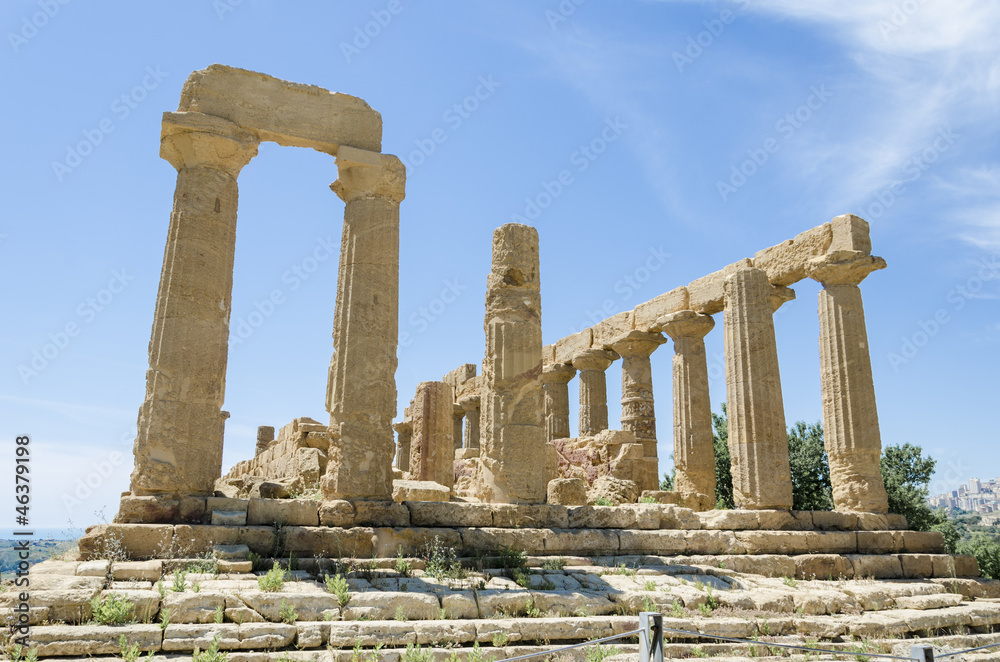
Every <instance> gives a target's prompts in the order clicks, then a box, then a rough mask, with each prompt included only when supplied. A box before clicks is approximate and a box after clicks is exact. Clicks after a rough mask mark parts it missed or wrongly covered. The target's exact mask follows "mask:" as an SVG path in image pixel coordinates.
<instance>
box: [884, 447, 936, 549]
mask: <svg viewBox="0 0 1000 662" xmlns="http://www.w3.org/2000/svg"><path fill="white" fill-rule="evenodd" d="M935 464H937V462H936V461H935V460H933V459H932V458H929V457H924V456H923V449H922V448H921V447H920V446H914V445H913V444H903V445H901V446H886V447H885V448H884V449H883V450H882V461H881V466H880V468H881V470H882V480H883V481H884V482H885V491H886V494H887V495H888V496H889V512H890V513H896V514H897V515H904V516H905V517H906V521H907V523H908V524H909V526H910V528H911V529H913V530H914V531H929V530H930V529H931V527H932V526H934V525H935V524H941V518H940V516H939V515H938V514H937V513H935V512H934V511H933V510H931V508H930V506H928V505H927V495H928V489H927V485H928V484H929V483H930V481H931V476H932V475H933V474H934V465H935Z"/></svg>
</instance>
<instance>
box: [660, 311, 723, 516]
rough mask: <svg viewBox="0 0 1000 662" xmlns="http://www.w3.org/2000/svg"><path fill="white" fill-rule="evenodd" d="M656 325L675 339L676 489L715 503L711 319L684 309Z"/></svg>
mask: <svg viewBox="0 0 1000 662" xmlns="http://www.w3.org/2000/svg"><path fill="white" fill-rule="evenodd" d="M657 323H658V324H659V327H660V329H661V330H663V332H664V333H666V334H667V335H669V336H670V337H671V338H672V339H673V341H674V388H673V391H674V467H676V469H677V473H676V476H675V477H674V490H675V491H677V492H695V493H698V494H705V495H707V496H708V497H709V498H710V502H711V503H714V502H715V446H714V440H713V437H712V401H711V399H710V398H709V394H708V361H707V359H706V356H705V335H706V334H708V332H709V331H711V330H712V329H713V328H714V327H715V320H714V319H712V317H711V315H702V314H700V313H696V312H695V311H693V310H682V311H680V312H676V313H671V314H670V315H664V316H663V317H661V318H660V319H658V320H657Z"/></svg>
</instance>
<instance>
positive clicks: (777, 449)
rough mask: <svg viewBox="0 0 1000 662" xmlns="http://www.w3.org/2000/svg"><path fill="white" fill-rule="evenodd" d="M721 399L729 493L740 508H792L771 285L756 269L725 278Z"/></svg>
mask: <svg viewBox="0 0 1000 662" xmlns="http://www.w3.org/2000/svg"><path fill="white" fill-rule="evenodd" d="M723 291H724V295H725V324H724V328H725V351H726V402H727V409H726V411H727V413H728V417H729V452H730V455H731V456H732V463H733V467H732V473H733V497H734V499H735V501H736V505H737V506H738V507H741V508H754V509H761V508H784V509H790V508H791V507H792V478H791V472H790V470H789V466H788V436H787V433H786V431H785V410H784V405H783V403H782V398H781V377H780V375H779V372H778V348H777V345H776V343H775V339H774V320H773V319H772V317H771V315H772V306H771V285H770V284H769V283H768V282H767V274H766V273H764V271H763V270H761V269H755V268H750V269H740V270H739V271H737V272H736V273H734V274H733V275H731V276H729V277H728V278H726V280H725V284H724V285H723Z"/></svg>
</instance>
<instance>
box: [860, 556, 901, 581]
mask: <svg viewBox="0 0 1000 662" xmlns="http://www.w3.org/2000/svg"><path fill="white" fill-rule="evenodd" d="M847 558H848V559H850V561H851V564H852V565H853V566H854V577H855V579H862V578H866V577H871V578H873V579H897V578H899V577H902V576H903V567H902V565H901V564H900V562H899V558H898V557H896V556H888V555H879V556H873V555H861V554H848V555H847Z"/></svg>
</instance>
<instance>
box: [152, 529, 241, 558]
mask: <svg viewBox="0 0 1000 662" xmlns="http://www.w3.org/2000/svg"><path fill="white" fill-rule="evenodd" d="M239 532H240V527H236V526H212V525H210V524H178V525H177V526H176V527H175V529H174V541H173V542H174V549H175V550H176V553H175V554H170V555H166V556H188V557H194V556H201V555H202V554H207V553H209V552H211V551H212V548H213V547H214V546H215V545H235V544H237V543H238V542H239Z"/></svg>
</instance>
